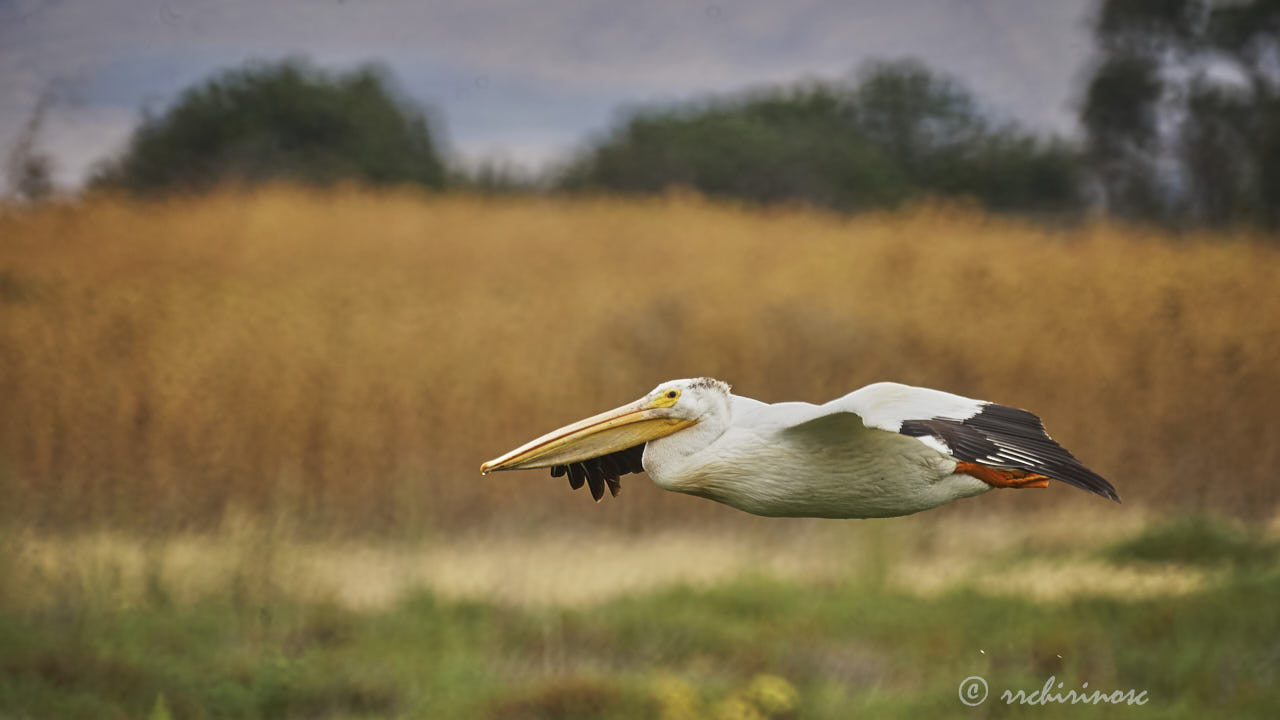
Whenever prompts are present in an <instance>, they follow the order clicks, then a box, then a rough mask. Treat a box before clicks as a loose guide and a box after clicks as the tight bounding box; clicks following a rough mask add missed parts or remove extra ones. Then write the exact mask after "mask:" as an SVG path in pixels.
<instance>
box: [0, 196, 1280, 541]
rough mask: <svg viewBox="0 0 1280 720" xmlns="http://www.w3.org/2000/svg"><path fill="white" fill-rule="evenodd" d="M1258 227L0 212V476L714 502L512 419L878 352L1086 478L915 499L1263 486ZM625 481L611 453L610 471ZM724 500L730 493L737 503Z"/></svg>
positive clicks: (1268, 253)
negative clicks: (542, 462)
mask: <svg viewBox="0 0 1280 720" xmlns="http://www.w3.org/2000/svg"><path fill="white" fill-rule="evenodd" d="M1277 278H1280V248H1277V246H1275V245H1274V244H1270V245H1268V244H1267V243H1264V242H1258V241H1256V240H1250V239H1248V238H1230V237H1181V238H1170V237H1163V236H1160V235H1157V234H1154V233H1152V232H1147V231H1143V230H1137V229H1132V228H1123V227H1115V226H1108V225H1089V226H1085V227H1081V228H1076V229H1061V230H1046V229H1043V228H1038V227H1035V226H1032V225H1028V224H1023V223H1020V222H1017V221H1013V220H1007V219H997V218H992V217H987V216H983V215H981V214H977V213H974V212H971V211H968V210H964V209H956V208H938V207H923V208H919V209H916V210H912V211H907V212H902V213H897V214H870V215H861V216H857V217H839V216H833V215H828V214H822V213H817V212H812V211H807V210H801V209H782V210H771V211H749V210H743V209H737V208H733V207H728V206H723V205H714V204H709V203H706V202H703V201H701V200H699V199H696V198H690V197H684V196H672V197H668V198H662V199H652V200H625V201H624V200H611V199H598V200H591V199H578V200H570V199H545V198H534V199H484V198H471V197H450V196H445V197H439V196H429V195H420V194H414V193H394V192H393V193H371V192H364V191H359V190H353V189H344V190H335V191H330V192H304V191H298V190H292V189H286V188H277V189H271V190H266V191H259V192H256V193H252V194H249V193H238V192H226V193H222V194H218V195H214V196H211V197H203V198H191V199H174V200H169V201H154V202H141V201H127V200H121V199H113V198H97V199H88V200H85V201H81V202H77V203H75V204H68V205H54V206H43V207H37V208H34V209H14V208H10V209H7V210H5V211H3V213H2V214H0V407H2V408H3V413H0V488H2V490H3V496H4V498H5V500H4V502H3V514H4V515H6V516H7V517H9V518H10V519H16V520H18V521H19V524H21V525H36V526H45V527H101V526H112V527H121V526H123V527H127V528H132V529H138V528H142V529H155V530H175V529H198V528H201V527H213V526H216V525H217V524H218V523H220V522H222V521H223V519H224V518H225V517H227V516H228V514H229V513H234V514H248V515H259V514H261V515H264V516H267V517H277V518H278V517H287V518H289V522H291V523H296V524H297V525H298V526H299V527H301V528H318V529H321V530H322V531H323V532H324V533H326V534H331V533H337V534H343V533H347V532H355V533H368V532H372V533H392V534H395V533H408V534H412V533H422V532H437V531H438V532H453V531H457V530H459V529H463V528H470V527H477V526H490V525H493V524H498V525H502V526H505V527H507V528H509V529H511V530H513V531H516V532H518V531H519V530H520V529H521V528H533V527H540V526H544V525H545V524H546V523H555V524H557V525H559V524H563V523H570V522H575V523H588V524H591V523H602V524H608V525H613V526H617V527H619V528H622V529H624V530H626V529H634V528H640V527H655V526H662V525H668V524H672V523H675V524H679V523H681V522H686V521H698V522H704V521H707V520H714V519H724V518H729V517H732V518H733V519H734V521H735V522H739V520H738V515H737V514H736V511H732V510H728V509H724V508H719V507H717V506H714V505H713V504H711V503H707V502H705V501H702V500H697V499H692V498H684V497H678V496H672V495H667V494H663V493H661V492H660V491H658V490H657V489H655V488H653V487H652V486H651V485H650V484H649V483H648V481H647V480H645V479H643V478H638V479H637V478H632V479H631V480H630V481H629V482H624V487H623V493H622V495H621V496H620V497H619V498H618V499H617V500H616V501H615V500H608V499H607V500H606V501H605V502H603V503H601V505H600V506H596V507H593V506H591V503H590V501H589V499H588V498H586V497H585V496H584V494H582V493H578V494H576V495H569V493H568V488H567V486H566V485H565V484H564V483H563V481H562V480H559V479H557V480H552V479H551V478H549V477H547V476H546V474H545V473H543V472H528V473H504V474H498V475H491V476H488V477H483V478H482V477H480V476H479V474H478V472H477V467H478V465H479V464H480V462H481V461H482V460H485V459H488V458H490V457H493V456H495V455H497V454H499V453H500V452H503V451H505V450H507V449H510V448H511V447H513V446H515V445H517V444H519V443H522V442H524V441H525V440H527V439H529V438H530V437H532V436H534V435H537V434H540V433H541V432H543V431H545V430H547V429H550V428H551V427H555V426H558V425H560V424H562V423H564V422H567V421H570V420H573V419H577V418H579V417H581V416H584V415H586V414H590V413H593V412H596V411H599V410H601V409H604V408H606V407H612V406H614V405H617V404H619V403H621V402H623V401H626V400H630V399H632V398H633V397H635V396H637V395H639V394H640V393H642V392H643V391H645V390H648V389H649V388H650V387H652V386H653V385H655V384H656V383H658V382H659V381H661V380H664V379H669V378H673V377H688V376H695V375H712V376H715V377H719V378H721V379H724V380H728V381H730V382H732V383H733V384H734V386H735V391H737V392H740V393H743V394H746V395H751V396H754V397H757V398H760V399H763V400H766V401H778V400H786V399H804V400H810V401H823V400H826V399H829V398H831V397H835V396H838V395H841V394H843V393H845V392H847V391H849V390H851V389H853V388H855V387H858V386H860V385H862V384H865V383H867V382H871V381H875V380H882V379H893V380H899V381H903V382H908V383H917V384H924V385H929V386H933V387H938V388H943V389H946V390H950V391H953V392H958V393H962V394H968V395H973V396H977V397H983V398H986V399H991V400H996V401H1000V402H1004V403H1007V404H1012V405H1018V406H1022V407H1027V408H1031V409H1033V410H1035V411H1036V412H1038V413H1039V414H1040V415H1041V416H1042V417H1044V418H1045V420H1046V424H1047V426H1048V428H1049V430H1050V432H1052V433H1053V434H1054V435H1055V437H1057V438H1058V439H1059V440H1060V441H1061V442H1062V443H1063V444H1064V445H1066V446H1067V447H1069V448H1071V449H1072V450H1073V451H1074V452H1075V453H1076V454H1077V455H1078V456H1079V457H1080V458H1081V459H1083V460H1085V461H1086V462H1087V463H1088V464H1090V465H1091V466H1093V467H1094V468H1096V469H1097V470H1098V471H1099V472H1101V473H1102V474H1103V475H1105V476H1107V477H1109V478H1110V479H1111V480H1112V481H1113V482H1114V484H1115V485H1116V487H1117V488H1118V489H1119V491H1120V493H1121V496H1122V497H1123V498H1124V499H1125V501H1126V504H1125V505H1124V506H1113V505H1110V504H1104V503H1102V502H1101V501H1099V500H1098V499H1097V498H1093V497H1086V496H1084V494H1082V493H1078V492H1077V491H1073V490H1071V489H1069V488H1063V487H1061V486H1055V487H1053V488H1051V489H1049V490H1048V491H1025V492H1022V491H1020V492H1002V493H997V494H992V495H987V496H984V497H982V498H977V499H974V500H969V501H965V502H962V503H958V504H956V506H955V507H954V508H947V509H944V510H941V511H938V512H939V513H943V514H951V515H958V516H964V515H965V514H972V513H975V512H976V511H975V509H974V508H977V507H979V506H980V509H979V510H978V511H977V512H986V511H987V510H989V509H990V508H993V507H994V508H1005V509H1007V508H1013V507H1017V508H1019V509H1025V510H1029V511H1033V512H1034V511H1039V510H1045V509H1048V508H1052V507H1057V506H1059V505H1064V504H1065V505H1068V506H1071V507H1076V508H1079V507H1085V508H1088V509H1089V510H1090V511H1091V512H1092V511H1096V513H1097V517H1098V518H1099V519H1100V520H1103V521H1105V520H1106V518H1107V517H1119V515H1118V513H1122V512H1125V510H1126V509H1128V508H1132V507H1135V506H1137V507H1147V508H1153V509H1156V510H1165V509H1171V510H1189V509H1193V508H1200V507H1208V508H1212V509H1217V510H1222V511H1226V512H1230V513H1234V514H1237V515H1241V516H1245V517H1251V516H1252V517H1267V516H1270V515H1271V514H1272V513H1274V512H1275V509H1276V504H1277V499H1278V498H1280V495H1278V491H1277V483H1276V481H1275V467H1276V466H1277V465H1280V443H1277V442H1276V441H1275V438H1276V437H1277V436H1280V416H1278V415H1277V413H1276V409H1275V408H1276V406H1275V399H1276V389H1277V388H1280V363H1277V359H1280V294H1278V293H1277V289H1276V279H1277ZM624 480H625V479H624ZM741 522H743V523H749V522H754V520H750V521H749V520H747V519H745V518H744V519H742V520H741Z"/></svg>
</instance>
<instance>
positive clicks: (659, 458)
mask: <svg viewBox="0 0 1280 720" xmlns="http://www.w3.org/2000/svg"><path fill="white" fill-rule="evenodd" d="M536 467H550V468H552V475H556V476H559V475H568V476H569V482H570V485H571V486H572V487H574V488H578V487H581V486H582V485H583V484H584V483H585V484H588V485H589V486H590V488H591V491H592V495H593V496H594V497H595V498H596V499H597V500H599V499H600V498H601V497H602V496H603V494H604V489H605V486H606V485H607V486H608V488H609V490H610V491H611V492H612V493H613V494H617V492H618V488H619V487H620V482H619V478H620V477H621V476H622V475H624V474H627V473H629V472H639V471H640V470H641V469H643V470H644V471H647V472H648V473H649V476H650V477H651V478H652V479H653V481H654V482H655V483H656V484H657V485H658V486H659V487H662V488H664V489H666V490H672V491H675V492H682V493H687V494H689V495H697V496H700V497H704V498H708V499H711V500H715V501H717V502H722V503H725V504H727V505H731V506H733V507H735V508H738V509H739V510H743V511H746V512H749V513H754V514H756V515H767V516H796V517H825V518H855V517H889V516H895V515H907V514H910V513H915V512H919V511H921V510H927V509H929V508H933V507H937V506H938V505H942V504H945V503H948V502H951V501H952V500H957V499H959V498H963V497H970V496H973V495H978V494H981V493H984V492H986V491H988V490H990V489H992V488H993V487H1044V486H1045V485H1047V483H1048V480H1050V479H1054V480H1060V481H1062V482H1065V483H1068V484H1071V485H1075V486H1077V487H1080V488H1083V489H1085V490H1089V491H1090V492H1094V493H1097V494H1099V495H1102V496H1103V497H1109V498H1111V499H1115V500H1118V499H1119V498H1118V497H1117V496H1116V494H1115V490H1114V488H1112V486H1111V484H1110V483H1108V482H1107V481H1106V480H1104V479H1103V478H1101V477H1100V476H1098V475H1097V474H1096V473H1094V472H1092V471H1091V470H1089V469H1088V468H1086V467H1084V465H1082V464H1080V463H1079V461H1077V460H1076V459H1075V458H1074V457H1073V456H1072V455H1071V454H1070V453H1068V452H1067V451H1066V450H1065V449H1063V448H1062V447H1061V446H1060V445H1058V444H1057V443H1056V442H1054V441H1053V440H1052V439H1051V438H1050V437H1049V436H1048V435H1047V434H1046V433H1045V431H1044V427H1043V425H1042V424H1041V423H1040V419H1039V418H1037V417H1036V416H1035V415H1032V414H1031V413H1029V412H1027V411H1025V410H1018V409H1016V408H1010V407H1006V406H1003V405H996V404H993V403H988V402H984V401H981V400H973V399H970V398H966V397H961V396H959V395H952V394H950V393H946V392H941V391H938V390H930V389H927V388H917V387H910V386H907V385H900V384H897V383H883V382H882V383H876V384H873V385H868V386H866V387H863V388H861V389H858V390H855V391H854V392H851V393H849V394H848V395H845V396H843V397H840V398H837V399H835V400H832V401H831V402H828V403H825V404H822V405H813V404H810V403H803V402H788V403H777V404H772V405H770V404H766V403H762V402H759V401H757V400H752V399H751V398H746V397H741V396H737V395H733V394H732V393H730V392H729V386H728V385H727V384H725V383H723V382H720V381H718V380H712V379H710V378H696V379H689V380H674V381H671V382H666V383H662V384H661V385H659V386H658V387H656V388H654V389H653V390H652V391H651V392H649V393H648V394H646V395H645V396H644V397H642V398H640V399H639V400H637V401H635V402H633V403H629V404H627V405H624V406H622V407H619V408H616V409H614V410H610V411H608V412H605V413H601V414H600V415H596V416H594V417H591V418H587V419H586V420H582V421H579V422H577V423H573V424H572V425H567V426H565V427H563V428H560V429H558V430H555V431H552V432H551V433H548V434H546V435H544V436H542V437H540V438H538V439H536V440H534V441H532V442H530V443H527V444H525V445H523V446H521V447H519V448H517V449H515V450H513V451H511V452H509V453H507V454H506V455H503V456H501V457H498V458H495V459H494V460H491V461H489V462H487V463H485V464H484V465H482V466H481V472H489V471H492V470H514V469H520V468H536Z"/></svg>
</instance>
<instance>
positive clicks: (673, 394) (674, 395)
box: [667, 390, 680, 400]
mask: <svg viewBox="0 0 1280 720" xmlns="http://www.w3.org/2000/svg"><path fill="white" fill-rule="evenodd" d="M667 397H669V398H671V399H672V400H675V399H676V398H678V397H680V391H679V390H668V391H667Z"/></svg>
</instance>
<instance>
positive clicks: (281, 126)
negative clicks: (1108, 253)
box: [11, 0, 1280, 228]
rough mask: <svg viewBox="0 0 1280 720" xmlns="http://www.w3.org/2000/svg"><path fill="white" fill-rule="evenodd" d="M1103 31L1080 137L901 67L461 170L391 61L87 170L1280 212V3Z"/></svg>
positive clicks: (245, 71) (1132, 13)
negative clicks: (516, 162)
mask: <svg viewBox="0 0 1280 720" xmlns="http://www.w3.org/2000/svg"><path fill="white" fill-rule="evenodd" d="M1094 34H1095V43H1096V52H1095V57H1094V61H1093V64H1092V67H1091V68H1090V70H1089V72H1088V73H1087V78H1086V81H1085V82H1084V83H1083V86H1082V88H1081V99H1080V108H1079V110H1080V124H1081V127H1082V130H1083V135H1082V137H1081V138H1080V139H1078V140H1067V139H1063V138H1056V137H1045V136H1042V135H1039V134H1037V133H1034V132H1031V131H1029V130H1027V129H1025V128H1023V127H1020V126H1018V125H1017V124H1016V123H1013V122H1007V121H1006V122H1000V121H997V120H994V119H992V117H991V116H990V115H989V114H988V113H987V112H986V111H985V109H984V108H983V106H982V104H981V102H980V101H979V100H978V99H977V98H976V97H975V96H974V95H973V94H972V93H971V92H970V91H969V90H968V89H966V88H965V87H964V86H963V85H962V84H961V83H960V82H959V81H957V80H955V79H953V78H950V77H947V76H946V75H944V74H941V73H938V72H936V71H934V70H932V69H930V68H928V67H926V66H925V65H923V64H921V63H919V62H916V61H913V60H900V61H889V62H876V63H871V64H869V65H867V66H865V67H864V68H863V69H862V70H861V71H860V72H858V73H856V74H854V75H852V76H850V77H849V78H845V79H841V80H836V81H807V82H802V83H795V84H792V85H788V86H779V87H773V88H768V89H760V90H754V91H750V92H745V93H737V94H731V95H725V96H719V97H713V98H707V99H703V100H697V101H692V102H686V103H678V104H672V105H665V106H651V107H644V108H639V109H636V110H633V111H631V112H630V113H629V114H628V115H626V116H625V117H624V118H623V119H622V120H621V121H620V122H619V123H617V124H616V125H615V126H614V127H613V128H611V129H610V130H609V131H608V132H607V133H605V134H604V135H603V136H601V137H598V138H596V139H595V140H594V141H593V142H591V143H590V144H588V145H587V146H586V147H585V149H583V150H581V151H579V152H578V153H576V154H575V155H574V156H572V157H570V158H568V159H567V161H566V162H565V163H563V164H562V165H561V166H559V167H558V168H556V169H555V170H552V171H548V172H547V173H546V174H545V175H544V176H543V177H538V178H532V179H530V178H523V177H518V176H516V175H514V174H512V173H509V172H506V171H504V170H503V169H502V168H500V167H493V166H488V167H482V168H479V169H474V168H473V169H471V170H461V169H457V168H450V167H449V164H448V163H447V162H446V161H445V160H444V153H443V152H442V149H441V143H440V140H439V135H440V134H439V131H438V129H437V128H435V127H433V125H432V123H431V122H430V120H429V116H428V113H427V112H425V111H424V110H423V109H422V108H420V107H419V106H417V105H416V104H414V103H413V102H412V101H410V100H409V99H408V98H406V97H404V96H403V95H402V94H401V93H398V92H396V90H395V85H394V82H393V81H392V79H391V78H390V76H389V74H388V73H387V72H385V71H383V70H380V69H377V68H374V67H365V68H361V69H358V70H355V71H351V72H346V73H336V74H335V73H329V72H325V71H323V70H320V69H317V68H315V67H312V66H310V65H308V64H307V63H305V62H302V61H297V60H291V61H285V62H280V63H271V64H253V65H249V66H246V67H244V68H240V69H236V70H231V71H227V72H224V73H221V74H219V75H217V76H215V77H213V78H210V79H209V80H207V81H205V82H203V83H201V84H200V85H198V86H196V87H193V88H190V89H188V90H187V91H186V92H184V93H183V94H182V95H181V97H180V98H179V99H178V100H177V102H176V103H175V104H174V105H173V106H172V107H171V108H170V109H169V110H167V111H166V112H165V113H163V114H160V115H152V116H146V117H144V119H143V121H142V122H141V124H140V125H139V127H138V128H137V129H136V130H135V132H134V133H133V135H132V138H131V139H130V142H129V144H128V147H127V149H126V150H125V152H124V153H123V154H122V155H120V156H119V157H118V158H116V159H114V160H112V161H110V162H109V163H107V164H105V165H103V166H102V167H100V168H99V170H98V172H97V173H96V174H95V175H94V177H93V179H92V181H91V185H92V186H93V187H100V188H122V189H127V190H131V191H137V192H169V191H173V190H200V189H203V188H207V187H212V186H215V185H219V184H225V183H229V182H230V183H240V184H253V183H257V182H262V181H267V180H275V179H290V180H292V181H298V182H304V183H317V184H325V183H331V182H334V181H338V180H344V179H351V180H357V181H360V182H365V183H371V184H388V183H395V184H402V183H411V184H418V185H422V186H425V187H429V188H438V189H445V188H463V189H468V190H472V191H487V192H512V191H559V192H584V191H585V192H634V193H652V192H660V191H663V190H665V189H667V188H671V187H688V188H692V189H695V190H697V191H699V192H702V193H705V194H708V195H712V196H721V197H728V198H738V199H742V200H745V201H749V202H756V203H772V202H803V203H809V204H814V205H818V206H822V207H829V208H834V209H838V210H849V211H856V210H864V209H872V208H885V207H894V206H897V205H900V204H902V203H904V202H909V201H912V200H914V199H919V198H928V197H956V198H965V199H968V200H971V201H974V202H976V203H978V204H980V205H982V206H983V207H985V208H989V209H992V210H998V211H1009V212H1018V213H1029V214H1048V215H1052V216H1070V215H1072V214H1078V213H1081V212H1083V211H1085V210H1086V209H1088V208H1096V207H1099V206H1101V208H1102V209H1104V210H1105V211H1107V212H1109V213H1112V214H1114V215H1118V216H1122V217H1126V218H1132V219H1138V220H1146V221H1154V222H1160V223H1167V224H1178V225H1201V226H1226V225H1253V226H1259V227H1264V228H1275V227H1277V225H1280V0H1242V1H1240V2H1232V3H1215V2H1212V1H1211V0H1104V2H1103V3H1102V4H1101V6H1100V7H1099V9H1098V12H1097V16H1096V18H1095V24H1094ZM16 162H17V161H14V163H16ZM11 164H13V163H11ZM17 164H20V163H17Z"/></svg>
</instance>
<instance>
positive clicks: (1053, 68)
mask: <svg viewBox="0 0 1280 720" xmlns="http://www.w3.org/2000/svg"><path fill="white" fill-rule="evenodd" d="M1093 4H1094V3H1093V2H1092V1H1091V0H918V1H916V0H895V1H894V2H880V1H878V0H843V1H837V0H793V1H791V2H777V1H776V0H750V1H748V2H730V1H729V0H714V2H703V1H702V0H698V1H681V0H629V1H625V2H624V1H620V0H614V1H613V2H604V1H602V0H526V1H524V2H520V1H519V0H470V1H463V0H458V1H457V2H434V1H432V0H221V1H219V2H212V1H199V0H0V98H4V101H3V103H0V151H3V152H4V153H5V154H6V155H7V154H8V149H9V148H10V147H11V146H12V143H13V141H14V139H15V138H16V137H17V136H18V134H19V131H20V129H21V128H22V127H23V126H24V124H25V123H26V121H27V118H28V117H30V114H31V110H32V108H33V107H35V105H36V102H37V99H38V98H39V97H41V95H42V94H48V95H49V97H52V98H53V101H52V105H51V106H50V109H49V111H48V115H47V119H46V123H45V127H44V129H43V132H42V135H41V141H40V145H41V148H42V149H44V150H45V151H47V152H49V153H50V154H51V155H53V157H54V158H55V160H56V163H57V179H58V181H59V183H60V184H61V185H63V186H64V187H74V186H75V185H76V184H77V183H78V182H79V181H80V180H81V179H82V178H83V176H84V174H85V172H86V171H87V169H88V168H89V167H90V166H91V165H92V164H93V163H94V162H95V161H97V160H99V159H101V158H103V157H107V156H110V155H112V154H113V153H116V152H118V151H119V149H120V147H121V146H122V143H123V141H124V140H125V138H126V137H127V136H128V133H129V131H130V129H131V128H132V127H133V126H134V125H135V124H136V123H137V120H138V117H139V115H140V112H141V110H142V109H143V108H148V109H150V110H153V111H162V110H163V109H164V108H166V107H167V106H168V105H169V104H170V103H172V102H173V100H174V98H175V97H176V96H177V94H178V93H179V92H180V91H181V90H182V89H183V88H184V87H186V86H188V85H190V84H192V83H194V82H197V81H199V80H201V79H203V78H205V77H206V76H208V75H209V74H210V73H212V72H214V71H216V70H218V69H220V68H223V67H227V66H232V65H237V64H240V63H242V62H244V61H246V60H250V59H268V60H269V59H278V58H282V57H286V56H305V57H307V58H309V59H310V60H312V61H313V62H314V63H316V64H317V65H320V66H323V67H330V68H347V67H352V66H355V65H358V64H360V63H363V62H367V61H377V62H381V63H383V64H385V65H386V66H388V67H389V68H390V69H391V71H392V72H393V74H394V75H395V76H396V78H397V79H398V81H399V83H400V86H401V89H402V90H403V91H404V92H406V93H407V94H409V95H410V96H412V97H413V98H414V99H416V100H417V101H419V102H421V103H422V104H424V105H427V106H428V107H430V108H431V109H432V110H433V111H434V113H435V115H436V117H437V118H438V119H439V120H440V121H441V122H442V124H443V127H444V130H445V133H446V135H445V139H446V142H447V144H448V148H449V150H450V152H451V153H453V154H454V156H455V157H457V158H459V159H460V160H463V161H475V160H478V159H483V158H501V159H505V160H507V161H511V162H514V163H517V164H520V165H523V166H525V167H527V168H530V169H536V168H539V167H542V166H544V165H545V164H546V163H548V162H551V161H553V160H554V159H555V158H557V157H560V156H562V155H563V154H564V153H565V152H567V151H569V150H571V149H572V148H574V147H576V146H578V145H579V144H581V143H582V142H583V141H584V140H585V139H586V138H589V137H591V135H592V134H593V133H599V132H602V131H603V130H605V129H607V128H608V127H609V126H610V124H611V123H612V122H613V121H614V120H615V119H616V118H617V113H618V111H619V108H622V107H626V106H627V105H634V104H642V103H650V102H666V101H674V100H680V99H684V98H689V97H694V96H697V95H699V94H702V93H707V92H728V91H733V90H737V89H742V88H747V87H751V86H755V85H760V84H766V83H774V82H783V81H788V80H793V79H797V78H802V77H826V78H835V77H840V76H842V75H845V74H847V73H849V72H850V71H851V70H852V69H853V68H856V67H857V66H858V65H859V64H860V63H863V62H865V61H866V60H868V59H871V58H901V57H908V56H911V57H917V58H920V59H922V60H924V61H925V62H927V63H929V64H930V65H932V66H934V67H936V68H938V69H940V70H945V71H947V72H949V73H951V74H953V75H955V76H958V77H959V78H961V79H962V80H963V81H964V82H965V83H966V84H967V85H968V86H969V87H970V88H971V89H972V90H974V91H975V92H976V93H977V94H978V95H979V96H980V98H981V99H982V100H983V101H984V102H985V103H986V104H987V106H988V107H989V108H990V109H991V110H992V111H993V112H996V113H999V114H1003V115H1005V116H1009V117H1013V118H1016V119H1019V120H1021V121H1023V122H1025V123H1027V124H1029V125H1031V126H1034V127H1038V128H1042V129H1046V130H1051V131H1055V132H1060V133H1068V134H1069V133H1072V132H1074V131H1075V123H1074V109H1073V108H1074V105H1075V99H1076V97H1077V94H1078V88H1079V82H1080V79H1081V74H1082V72H1083V69H1084V67H1085V66H1086V64H1087V63H1088V61H1089V57H1090V54H1091V42H1090V36H1089V29H1088V15H1089V13H1090V12H1091V10H1092V8H1093Z"/></svg>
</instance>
